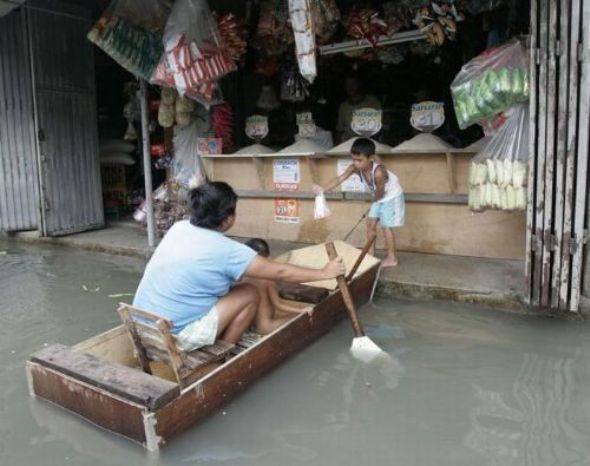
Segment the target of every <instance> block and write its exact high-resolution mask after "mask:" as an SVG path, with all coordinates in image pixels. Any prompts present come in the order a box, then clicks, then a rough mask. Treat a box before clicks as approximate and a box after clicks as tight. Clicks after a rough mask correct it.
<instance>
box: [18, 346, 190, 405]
mask: <svg viewBox="0 0 590 466" xmlns="http://www.w3.org/2000/svg"><path fill="white" fill-rule="evenodd" d="M30 361H31V362H33V363H36V364H40V365H41V366H44V367H47V368H49V369H51V370H53V371H57V372H60V373H62V374H65V375H67V376H69V377H72V378H74V379H77V380H81V381H82V382H84V383H87V384H89V385H91V386H93V387H98V388H100V389H103V390H106V391H107V392H110V393H114V394H116V395H118V396H121V397H123V398H125V399H127V400H130V401H132V402H134V403H138V404H140V405H142V406H146V407H148V408H149V409H150V410H151V411H156V410H157V409H159V408H161V407H162V406H164V405H166V404H167V403H168V402H170V401H172V400H173V399H175V398H176V397H178V395H179V394H180V391H179V387H178V385H177V384H175V383H173V382H170V381H168V380H163V379H160V378H158V377H150V376H148V375H146V374H144V373H143V372H138V371H137V370H134V369H131V368H130V367H127V366H123V365H122V364H117V363H115V362H110V361H106V360H104V359H100V358H97V357H96V356H93V355H92V354H88V353H84V352H80V351H75V350H73V349H72V348H70V347H69V346H64V345H59V344H55V345H51V346H48V347H47V348H44V349H42V350H40V351H38V352H37V353H35V354H33V355H32V356H31V358H30Z"/></svg>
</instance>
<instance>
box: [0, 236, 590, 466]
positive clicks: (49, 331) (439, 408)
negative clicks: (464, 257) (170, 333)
mask: <svg viewBox="0 0 590 466" xmlns="http://www.w3.org/2000/svg"><path fill="white" fill-rule="evenodd" d="M0 251H6V254H0V293H1V299H0V324H1V325H0V465H2V466H4V465H6V466H13V465H16V466H19V465H29V464H43V465H44V466H54V465H55V466H57V465H59V466H62V465H65V464H68V465H69V464H75V465H105V466H109V465H124V466H133V465H149V466H151V465H154V466H155V465H163V466H167V465H183V464H187V465H196V464H198V465H252V466H254V465H256V466H266V465H269V466H270V465H272V466H275V465H278V464H280V465H301V464H306V465H353V464H354V465H358V464H361V465H363V464H367V465H369V464H371V465H373V464H375V465H377V464H379V465H381V464H400V465H420V466H423V465H437V466H445V465H452V466H458V465H465V466H472V465H478V466H479V465H490V466H492V465H503V466H504V465H527V466H528V465H531V466H532V465H560V466H561V465H586V464H589V462H590V461H589V458H590V446H588V445H589V442H587V439H588V438H590V427H589V423H588V419H589V416H590V390H588V387H589V386H590V354H588V350H587V348H589V347H590V345H589V343H590V327H589V326H588V325H587V324H586V323H585V322H562V321H558V320H548V319H542V318H534V317H530V316H529V317H524V316H516V315H512V314H504V313H501V312H496V311H487V310H482V309H476V308H472V307H468V306H462V305H454V304H447V303H440V302H422V303H420V302H407V301H397V300H395V301H392V300H378V301H377V303H376V306H370V307H367V308H366V309H364V310H363V312H362V313H361V318H362V320H363V323H364V324H365V329H366V331H367V335H368V336H369V337H370V338H371V339H372V340H373V341H374V342H375V343H376V344H377V345H379V347H381V348H382V349H383V350H384V351H386V352H387V353H388V354H389V356H390V358H388V359H386V360H378V361H376V362H375V363H372V364H364V363H361V362H359V361H358V360H356V359H354V358H353V357H352V356H351V355H350V353H349V347H350V344H351V341H352V331H351V328H350V325H349V324H348V323H347V322H344V323H342V324H341V325H339V326H337V327H336V328H335V329H334V330H333V331H332V332H330V333H329V334H327V335H326V336H324V337H323V338H322V339H321V340H320V341H318V342H317V343H315V344H313V345H311V346H310V347H309V348H307V349H306V350H305V351H303V352H302V353H300V354H298V355H297V356H295V357H294V358H293V359H291V360H290V361H288V362H287V363H285V364H283V365H282V366H281V367H279V368H278V369H277V370H275V371H274V372H272V373H271V374H269V375H267V376H265V377H262V378H261V379H260V380H259V381H258V382H257V383H256V384H255V385H253V386H252V387H251V388H250V389H249V390H247V391H246V392H245V393H244V394H243V395H242V396H240V397H239V398H238V399H236V400H233V401H232V402H231V403H230V404H229V405H227V406H226V407H225V408H224V409H223V410H222V411H219V412H218V413H216V414H214V415H213V416H212V417H211V418H209V419H208V420H206V421H205V422H204V423H203V424H201V425H200V426H197V427H195V428H194V429H191V430H190V431H188V432H187V433H186V434H183V435H181V436H180V437H178V439H176V440H174V441H172V442H171V443H170V445H168V446H167V447H166V448H164V449H163V450H162V451H161V452H160V454H159V455H154V454H148V453H146V452H145V451H144V450H143V449H142V448H140V447H138V446H136V445H135V444H133V443H131V442H129V441H126V440H123V439H120V438H118V437H116V436H114V435H112V434H109V433H107V432H104V431H102V430H100V429H98V428H96V427H95V426H93V425H90V424H88V423H86V422H83V421H82V420H81V419H79V418H77V417H75V416H73V415H71V414H69V413H67V412H64V411H62V410H60V409H57V408H56V407H54V406H51V405H49V404H47V403H45V402H42V401H40V400H35V399H31V398H29V396H28V392H27V387H26V380H25V375H24V361H25V360H26V358H27V356H28V355H29V354H30V353H31V352H32V351H34V350H36V349H38V348H41V347H42V346H43V345H44V344H46V343H52V342H57V341H59V342H62V343H64V344H72V343H75V342H77V341H80V340H83V339H85V338H88V337H89V336H91V335H95V334H97V333H99V332H102V331H104V330H106V329H108V328H110V327H112V326H114V325H117V324H118V317H117V314H116V311H115V306H116V302H117V300H116V299H111V298H109V295H120V294H122V293H129V292H132V291H133V290H134V289H135V286H136V285H137V282H138V280H139V277H140V274H141V271H142V267H143V262H142V261H135V260H132V259H128V258H127V259H126V258H118V257H115V258H113V257H109V256H105V255H98V254H90V253H86V252H76V251H70V250H67V249H61V248H48V247H42V248H40V247H34V246H23V245H19V244H16V243H10V242H4V243H2V242H0ZM96 289H98V290H97V291H96V292H90V291H85V290H96Z"/></svg>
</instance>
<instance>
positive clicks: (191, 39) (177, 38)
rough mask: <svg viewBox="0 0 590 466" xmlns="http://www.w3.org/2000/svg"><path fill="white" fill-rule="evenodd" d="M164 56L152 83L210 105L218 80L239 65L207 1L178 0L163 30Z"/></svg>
mask: <svg viewBox="0 0 590 466" xmlns="http://www.w3.org/2000/svg"><path fill="white" fill-rule="evenodd" d="M163 40H164V56H163V59H162V60H161V61H160V63H159V65H158V66H157V68H156V71H155V73H154V75H153V77H152V82H153V83H155V84H159V85H162V86H169V87H170V86H172V87H175V88H176V89H177V90H178V92H179V93H180V94H181V95H185V94H186V95H187V96H189V97H191V98H192V99H195V100H197V101H198V102H201V103H202V104H203V105H206V106H209V105H211V103H212V102H213V99H214V93H215V88H216V81H217V80H218V79H219V78H221V77H222V76H224V75H225V74H227V73H230V72H231V71H234V70H235V69H236V68H237V67H236V64H235V62H234V61H233V60H232V58H231V56H230V55H229V53H228V51H227V50H226V48H225V45H224V44H223V42H222V41H221V38H220V37H219V34H218V32H217V28H216V26H215V22H214V20H213V16H212V15H211V12H210V11H209V7H208V5H207V2H206V1H205V0H177V1H176V2H175V3H174V6H173V8H172V11H171V13H170V17H169V18H168V22H167V23H166V28H165V30H164V37H163Z"/></svg>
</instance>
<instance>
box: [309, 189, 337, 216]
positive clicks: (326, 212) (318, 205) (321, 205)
mask: <svg viewBox="0 0 590 466" xmlns="http://www.w3.org/2000/svg"><path fill="white" fill-rule="evenodd" d="M331 214H332V212H331V211H330V209H329V208H328V203H327V202H326V196H324V194H323V193H322V194H318V195H317V196H316V197H315V204H314V207H313V218H314V219H315V220H320V219H322V218H326V217H329V216H330V215H331Z"/></svg>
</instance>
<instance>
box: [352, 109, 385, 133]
mask: <svg viewBox="0 0 590 466" xmlns="http://www.w3.org/2000/svg"><path fill="white" fill-rule="evenodd" d="M382 120H383V112H382V111H381V110H375V109H374V108H368V107H367V108H359V109H356V110H353V111H352V122H351V123H350V127H351V128H352V130H353V131H354V132H355V133H356V134H358V135H359V136H364V137H370V136H374V135H375V134H377V133H378V132H379V131H380V130H381V128H382V126H383V123H382Z"/></svg>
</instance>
